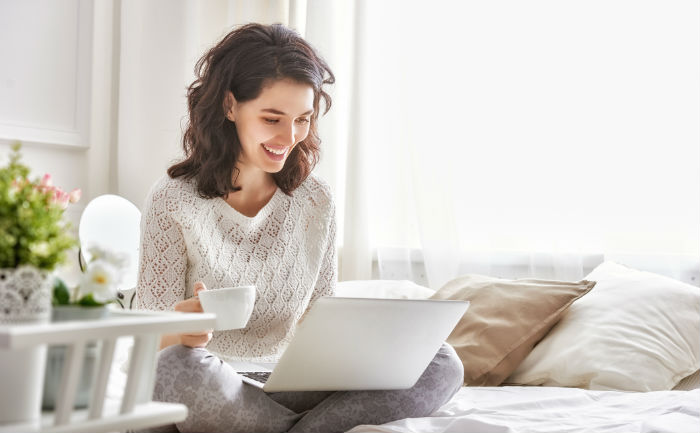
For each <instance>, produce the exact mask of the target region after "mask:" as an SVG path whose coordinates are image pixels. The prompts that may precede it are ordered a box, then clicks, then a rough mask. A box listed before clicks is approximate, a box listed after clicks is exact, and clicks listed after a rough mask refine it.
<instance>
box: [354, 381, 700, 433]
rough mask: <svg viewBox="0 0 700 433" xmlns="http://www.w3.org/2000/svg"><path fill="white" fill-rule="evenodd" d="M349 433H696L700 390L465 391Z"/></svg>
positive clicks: (505, 388)
mask: <svg viewBox="0 0 700 433" xmlns="http://www.w3.org/2000/svg"><path fill="white" fill-rule="evenodd" d="M350 432H352V433H361V432H382V433H385V432H386V433H388V432H401V433H408V432H411V433H413V432H415V433H468V432H475V433H544V432H552V433H574V432H581V433H583V432H586V433H599V432H600V433H602V432H606V433H618V432H619V433H623V432H624V433H632V432H640V433H652V432H654V433H657V432H658V433H685V432H688V433H698V432H700V389H695V390H692V391H657V392H616V391H589V390H583V389H579V388H553V387H539V386H538V387H523V386H516V387H509V386H505V387H488V388H486V387H473V388H467V387H465V388H462V389H461V390H460V391H459V393H458V394H457V395H456V396H455V397H454V398H453V399H452V400H451V401H450V402H449V403H447V404H446V405H445V406H443V407H442V408H440V409H439V410H438V411H437V412H436V413H434V414H433V415H432V416H430V417H426V418H410V419H404V420H399V421H394V422H391V423H388V424H384V425H380V426H369V425H364V426H357V427H355V428H354V429H352V430H350Z"/></svg>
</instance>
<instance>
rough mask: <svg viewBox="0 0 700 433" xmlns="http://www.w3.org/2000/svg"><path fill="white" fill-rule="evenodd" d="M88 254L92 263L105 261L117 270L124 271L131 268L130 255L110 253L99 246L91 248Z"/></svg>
mask: <svg viewBox="0 0 700 433" xmlns="http://www.w3.org/2000/svg"><path fill="white" fill-rule="evenodd" d="M88 253H90V257H91V260H90V261H91V262H94V261H97V260H104V261H106V262H108V263H109V264H111V265H112V266H114V267H115V268H117V269H124V268H126V267H128V266H129V255H128V254H126V253H120V252H115V251H110V250H109V249H106V248H102V247H101V246H99V245H91V246H89V247H88Z"/></svg>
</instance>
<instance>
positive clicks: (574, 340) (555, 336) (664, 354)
mask: <svg viewBox="0 0 700 433" xmlns="http://www.w3.org/2000/svg"><path fill="white" fill-rule="evenodd" d="M585 279H586V280H589V281H597V284H596V286H595V287H594V288H593V290H591V291H590V292H589V293H588V294H587V295H586V296H583V297H582V298H581V299H579V300H577V301H576V302H574V303H573V304H572V305H571V307H570V309H569V311H568V312H567V313H566V314H565V315H564V317H563V318H562V319H561V321H560V322H559V323H558V324H557V325H556V326H555V327H554V328H552V330H551V331H550V332H549V334H547V335H546V336H545V337H544V338H543V339H542V341H540V343H539V344H538V345H537V346H535V348H534V349H533V350H532V352H530V354H529V355H528V356H527V357H526V358H525V360H523V362H522V363H521V364H520V365H519V366H518V368H517V369H516V370H515V371H514V372H513V374H511V376H510V377H509V378H508V379H506V383H515V384H525V385H545V386H573V387H581V388H588V389H601V390H625V391H657V390H669V389H671V388H673V387H674V386H675V385H676V384H677V383H678V382H679V381H680V380H681V379H683V378H684V377H686V376H688V375H689V374H691V373H693V372H694V371H696V370H698V368H700V361H699V359H700V289H698V288H697V287H694V286H691V285H689V284H685V283H682V282H680V281H676V280H673V279H671V278H668V277H664V276H661V275H656V274H652V273H649V272H642V271H637V270H634V269H630V268H627V267H625V266H622V265H619V264H617V263H613V262H605V263H603V264H601V265H600V266H598V267H597V268H595V269H594V270H593V272H591V273H590V274H589V275H588V276H586V278H585Z"/></svg>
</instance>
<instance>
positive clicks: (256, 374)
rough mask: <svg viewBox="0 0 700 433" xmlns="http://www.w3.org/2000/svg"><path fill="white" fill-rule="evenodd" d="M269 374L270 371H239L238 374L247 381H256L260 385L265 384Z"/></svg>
mask: <svg viewBox="0 0 700 433" xmlns="http://www.w3.org/2000/svg"><path fill="white" fill-rule="evenodd" d="M271 373H272V372H271V371H241V372H239V373H238V374H240V375H241V376H245V377H247V378H249V379H253V380H257V381H258V382H260V383H266V382H267V379H269V378H270V374H271Z"/></svg>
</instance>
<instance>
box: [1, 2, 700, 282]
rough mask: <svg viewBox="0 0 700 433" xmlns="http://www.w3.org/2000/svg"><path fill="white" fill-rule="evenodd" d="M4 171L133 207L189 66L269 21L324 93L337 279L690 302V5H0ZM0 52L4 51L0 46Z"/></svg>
mask: <svg viewBox="0 0 700 433" xmlns="http://www.w3.org/2000/svg"><path fill="white" fill-rule="evenodd" d="M0 11H1V13H0V34H1V35H2V41H3V43H2V44H1V45H0V59H1V61H2V65H3V67H2V68H0V151H1V152H2V154H3V159H4V157H5V155H6V154H7V151H8V149H9V144H10V143H11V142H12V141H14V140H16V139H19V140H22V141H23V142H24V143H25V146H24V148H23V152H24V155H25V160H26V161H27V162H28V164H29V165H30V166H31V167H32V169H33V173H34V174H35V175H40V174H43V173H44V172H50V173H52V174H53V176H54V179H55V182H56V184H59V185H64V186H65V187H66V188H74V187H80V188H82V189H83V192H84V198H83V199H82V200H81V202H80V203H79V205H78V206H72V207H71V208H69V212H70V215H69V216H70V217H71V218H72V219H73V221H74V224H75V225H76V226H77V221H78V218H79V216H80V213H81V210H82V208H83V207H84V205H85V204H87V202H88V201H89V199H90V198H93V197H96V196H97V195H100V194H104V193H116V194H119V195H122V196H124V197H126V198H128V199H129V200H131V201H132V202H134V203H135V204H136V205H137V206H141V205H142V202H143V200H144V198H145V196H146V194H147V192H148V190H149V188H150V186H151V185H152V184H153V182H154V181H155V180H156V179H158V178H159V177H160V176H162V175H163V173H164V172H165V169H166V168H167V166H168V165H169V164H170V163H171V161H172V160H174V159H176V158H178V157H179V155H180V152H181V151H180V137H181V131H182V125H183V122H184V119H185V117H184V116H185V114H186V109H185V88H186V86H187V85H188V84H189V83H190V82H191V81H192V79H193V74H192V69H193V66H194V63H195V62H196V60H197V59H198V58H199V56H200V55H201V54H202V53H203V51H204V50H205V49H207V48H208V47H209V46H211V45H212V44H213V43H214V42H215V41H216V40H217V39H218V38H220V37H221V36H222V35H223V34H224V33H225V32H226V31H227V30H228V29H230V28H231V26H233V25H236V24H240V23H244V22H248V21H260V22H268V23H269V22H283V23H287V24H289V25H290V26H291V27H294V28H296V29H297V30H298V31H299V32H300V33H302V34H303V35H305V37H306V38H307V39H308V40H309V41H310V42H311V43H313V44H314V45H315V46H317V47H318V48H319V50H320V51H321V52H322V53H323V54H324V56H325V57H326V60H327V61H328V63H329V64H330V65H331V66H332V68H333V70H334V72H335V73H336V78H337V84H336V86H335V88H334V89H333V93H332V94H333V98H334V103H333V109H332V110H331V111H330V113H329V114H328V115H327V116H325V117H323V118H322V120H321V122H320V133H321V137H322V138H323V140H324V142H323V146H322V150H323V157H322V160H321V163H320V164H319V165H318V166H317V169H316V172H317V173H318V174H319V175H320V176H322V177H323V178H325V179H326V180H327V181H328V182H329V183H330V184H331V187H332V189H333V191H334V194H335V197H336V202H337V209H338V220H339V229H340V231H339V238H338V244H339V245H338V247H339V248H340V254H339V259H340V275H339V277H340V279H341V280H363V279H408V280H413V281H415V282H416V283H419V284H422V285H425V286H429V287H431V288H433V289H437V288H439V287H440V286H442V284H443V283H445V282H446V281H448V280H450V279H452V278H453V277H455V276H457V275H461V274H464V273H481V274H485V275H492V276H499V277H506V278H514V277H528V276H534V277H538V278H557V279H565V280H576V279H581V278H582V277H583V276H584V275H586V274H587V273H588V272H589V271H590V270H591V269H593V268H594V267H595V266H596V265H597V264H599V263H601V262H602V261H603V259H613V260H618V261H620V262H623V263H626V264H628V265H630V266H633V267H636V268H639V269H643V270H648V271H652V272H658V273H662V274H665V275H669V276H671V277H674V278H676V279H679V280H682V281H685V282H689V283H691V284H694V285H700V120H699V119H700V80H699V79H698V77H699V76H700V28H699V27H700V26H699V24H698V15H699V14H700V5H699V4H698V3H697V2H695V1H692V0H686V1H683V0H676V1H660V0H656V1H627V0H624V1H623V0H615V1H586V2H579V1H567V2H561V1H553V0H549V1H545V0H536V1H529V2H517V1H513V0H509V1H481V2H458V1H434V2H429V3H428V2H424V1H413V2H406V1H403V2H402V1H398V0H387V1H367V0H354V1H350V0H348V1H340V0H338V1H324V0H306V1H303V0H299V1H293V0H268V1H252V0H248V1H240V0H229V1H226V0H209V1H194V0H190V1H185V0H177V1H166V0H155V1H147V2H144V1H136V0H98V1H90V0H67V1H63V2H53V1H50V0H31V1H22V2H18V1H11V0H0ZM10 42H11V43H10Z"/></svg>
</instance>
